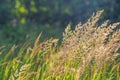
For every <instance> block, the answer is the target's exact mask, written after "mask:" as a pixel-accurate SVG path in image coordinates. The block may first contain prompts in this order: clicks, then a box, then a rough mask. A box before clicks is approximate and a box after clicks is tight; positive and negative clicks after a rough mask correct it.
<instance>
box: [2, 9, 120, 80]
mask: <svg viewBox="0 0 120 80" xmlns="http://www.w3.org/2000/svg"><path fill="white" fill-rule="evenodd" d="M102 12H103V10H101V11H98V12H96V13H95V14H93V15H92V17H91V18H90V19H88V21H87V22H86V23H84V24H81V23H79V24H78V25H76V27H75V30H71V27H70V24H69V25H68V26H67V28H66V29H65V32H64V33H63V41H62V44H61V45H60V46H58V39H53V38H51V39H49V40H45V41H43V42H41V43H40V42H39V40H40V38H41V36H42V33H40V35H39V36H38V37H37V39H36V40H35V42H34V43H33V44H32V45H31V43H30V42H26V43H25V44H24V45H23V46H22V47H20V46H19V45H13V46H12V47H11V48H10V49H8V48H6V47H4V46H2V47H0V80H120V29H119V28H118V29H117V30H115V29H116V27H118V26H119V25H120V23H119V22H117V23H113V24H109V21H108V20H107V21H105V22H103V23H102V24H101V25H100V24H99V25H98V20H99V18H100V16H101V14H102Z"/></svg>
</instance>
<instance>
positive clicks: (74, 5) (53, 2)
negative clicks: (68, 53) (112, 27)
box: [0, 0, 120, 45]
mask: <svg viewBox="0 0 120 80" xmlns="http://www.w3.org/2000/svg"><path fill="white" fill-rule="evenodd" d="M119 7H120V0H0V45H11V44H21V43H24V42H25V41H28V40H29V41H33V40H34V39H35V38H36V36H37V35H38V34H39V33H40V32H42V37H41V41H43V40H44V39H48V38H50V37H53V38H59V39H60V40H61V38H62V32H63V31H64V28H65V27H66V25H67V24H69V23H72V25H76V24H77V23H79V22H83V23H84V22H85V21H86V20H87V18H88V17H90V16H91V15H92V13H93V12H96V11H97V10H100V9H104V13H103V15H102V17H101V20H102V21H103V20H106V19H110V21H111V22H118V21H120V8H119Z"/></svg>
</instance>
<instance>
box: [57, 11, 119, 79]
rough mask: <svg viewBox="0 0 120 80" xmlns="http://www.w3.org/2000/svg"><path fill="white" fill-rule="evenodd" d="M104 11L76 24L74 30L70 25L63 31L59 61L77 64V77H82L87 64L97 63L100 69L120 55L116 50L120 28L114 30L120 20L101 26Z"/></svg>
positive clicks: (63, 63)
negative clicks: (100, 19) (100, 20)
mask: <svg viewBox="0 0 120 80" xmlns="http://www.w3.org/2000/svg"><path fill="white" fill-rule="evenodd" d="M102 13H103V10H100V11H98V12H96V14H93V15H92V17H91V18H90V19H88V21H87V22H86V23H84V24H83V25H82V24H81V23H80V24H78V25H76V27H75V30H73V31H72V30H71V29H70V25H68V26H67V28H66V29H65V32H64V33H63V44H62V48H61V50H60V52H58V55H59V57H58V58H59V60H58V61H59V64H60V63H61V64H62V66H63V65H67V64H68V65H70V64H71V65H70V66H71V67H74V66H72V65H76V64H77V67H75V68H76V71H77V74H76V79H79V78H81V76H82V75H83V73H84V72H85V70H86V67H87V66H92V65H93V64H96V67H97V69H98V71H99V69H100V68H101V67H102V66H103V65H104V64H105V63H107V62H108V61H114V60H115V58H116V57H114V56H115V55H119V54H117V53H116V50H118V49H119V48H120V30H117V31H114V28H116V27H117V26H118V25H120V22H118V23H113V24H109V21H108V20H107V21H105V22H103V24H101V25H100V26H99V25H97V22H98V20H99V18H100V16H101V14H102ZM111 32H112V33H113V34H111ZM113 36H114V38H113ZM106 40H107V41H106ZM105 42H107V43H105ZM111 59H112V60H111Z"/></svg>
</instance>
